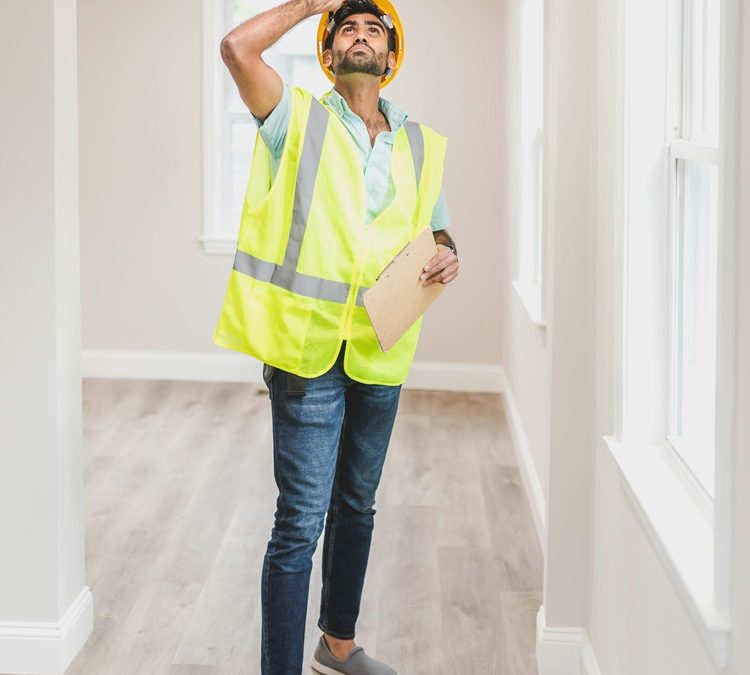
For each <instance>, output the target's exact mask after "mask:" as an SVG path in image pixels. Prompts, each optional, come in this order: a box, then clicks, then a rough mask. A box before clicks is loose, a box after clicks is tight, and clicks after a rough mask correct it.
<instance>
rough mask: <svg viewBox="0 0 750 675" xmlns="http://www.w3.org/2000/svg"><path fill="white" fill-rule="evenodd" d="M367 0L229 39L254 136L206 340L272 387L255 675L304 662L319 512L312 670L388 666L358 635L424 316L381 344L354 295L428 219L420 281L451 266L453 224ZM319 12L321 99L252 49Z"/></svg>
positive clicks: (296, 14)
mask: <svg viewBox="0 0 750 675" xmlns="http://www.w3.org/2000/svg"><path fill="white" fill-rule="evenodd" d="M376 1H377V4H374V3H373V2H371V1H370V0H351V1H350V2H345V1H344V0H291V1H290V2H286V3H285V4H283V5H280V6H278V7H275V8H273V9H271V10H268V11H266V12H263V13H261V14H258V15H257V16H255V17H253V18H251V19H249V20H248V21H246V22H244V23H243V24H241V25H239V26H238V27H237V28H235V29H234V30H233V31H232V32H230V33H229V34H228V35H227V36H226V37H225V38H224V40H223V41H222V43H221V53H222V57H223V60H224V62H225V64H226V65H227V67H228V69H229V71H230V73H231V75H232V77H233V78H234V81H235V83H236V84H237V87H238V89H239V92H240V95H241V97H242V99H243V101H244V102H245V103H246V105H247V106H248V108H249V109H250V111H251V113H252V114H253V117H254V119H255V121H256V123H257V125H258V126H259V139H260V140H258V141H256V145H255V151H254V155H253V163H252V168H251V172H250V178H249V182H248V189H247V198H246V202H245V205H244V209H243V216H242V221H241V224H240V233H239V238H238V251H237V255H236V257H235V262H234V267H233V270H232V273H231V276H230V280H229V283H228V287H227V296H226V300H225V303H224V307H223V310H222V316H221V318H220V321H219V324H218V326H217V329H216V332H215V334H214V341H215V342H216V343H217V344H219V345H221V346H224V347H228V348H231V349H236V350H239V351H243V352H245V353H248V354H251V355H252V356H254V357H255V358H258V359H259V360H261V361H263V362H264V363H265V368H264V379H265V380H266V383H267V385H268V389H269V397H270V399H271V413H272V421H273V444H274V476H275V480H276V483H277V486H278V489H279V495H278V499H277V510H276V514H275V523H274V528H273V530H272V533H271V539H270V541H269V542H268V548H267V551H266V555H265V558H264V562H263V573H262V584H261V604H262V635H261V672H262V673H263V675H299V674H300V673H301V670H302V663H303V647H304V633H305V620H306V613H307V597H308V590H309V580H310V572H311V568H312V555H313V552H314V551H315V548H316V546H317V541H318V539H319V537H320V534H321V532H322V530H323V526H324V525H325V537H324V544H323V561H322V564H323V570H322V572H323V574H322V576H323V588H322V593H321V603H320V615H319V620H318V626H319V628H320V629H321V630H322V631H323V634H322V635H321V636H320V639H319V641H318V644H317V646H316V649H315V652H314V655H313V667H314V668H315V669H316V670H317V671H318V672H320V673H324V674H326V675H330V674H337V673H339V674H342V675H390V674H394V673H395V670H393V668H391V667H390V666H388V665H386V664H385V663H383V662H382V661H378V660H377V659H375V658H373V657H371V656H369V655H368V654H366V653H365V651H364V649H363V648H362V647H361V646H359V645H357V644H356V643H355V640H354V636H355V624H356V620H357V616H358V614H359V607H360V599H361V594H362V588H363V584H364V579H365V571H366V567H367V560H368V556H369V551H370V544H371V538H372V531H373V527H374V518H373V516H374V514H375V509H374V508H373V504H374V502H375V493H376V489H377V487H378V484H379V481H380V476H381V473H382V469H383V464H384V461H385V455H386V451H387V447H388V443H389V441H390V436H391V431H392V428H393V424H394V420H395V416H396V411H397V407H398V401H399V395H400V390H401V385H402V383H403V381H404V380H405V378H406V374H407V372H408V370H409V367H410V364H411V361H412V358H413V355H414V350H415V349H416V344H417V339H418V335H419V331H420V326H421V319H420V320H419V321H418V322H416V323H415V324H414V325H413V326H412V327H411V329H409V331H407V333H406V334H405V335H404V336H403V337H402V338H401V339H400V340H399V341H398V342H397V343H396V345H394V347H392V348H391V349H389V350H388V352H383V351H382V350H381V349H380V348H379V346H378V343H377V339H376V337H375V335H374V332H373V329H372V326H371V324H370V323H369V320H368V319H367V315H366V312H365V310H364V307H363V306H362V302H361V294H362V292H363V291H364V290H365V289H366V288H367V287H368V286H369V285H371V284H372V283H374V281H375V277H376V276H377V274H378V273H379V271H380V270H382V269H383V267H384V266H385V264H387V263H388V262H389V261H390V260H391V259H392V257H393V256H394V255H395V254H396V253H398V252H399V251H400V250H401V248H403V246H404V244H405V243H408V242H409V241H411V240H413V239H414V238H415V236H416V234H417V233H418V232H419V231H421V229H422V228H423V227H426V226H430V227H431V228H432V230H433V234H434V237H435V241H436V243H437V244H438V253H437V255H436V256H435V257H434V258H433V259H432V260H431V261H430V262H429V263H428V265H427V266H426V267H425V271H424V273H423V275H422V278H423V279H424V281H423V283H424V284H425V285H428V284H430V283H444V284H445V283H449V282H451V281H453V280H454V279H455V278H456V277H457V275H458V269H459V263H458V258H457V256H456V248H455V244H454V243H453V241H452V239H451V237H450V236H449V235H448V233H447V232H446V231H445V227H446V226H447V225H448V224H449V220H450V219H449V216H448V213H447V209H446V207H445V203H444V199H443V195H442V172H443V160H444V154H445V142H446V139H445V137H443V136H441V135H439V134H437V133H436V132H434V131H432V130H431V129H430V128H429V127H427V126H425V125H423V124H417V123H415V122H412V121H407V115H406V114H405V113H404V112H403V111H401V110H400V109H399V108H397V107H396V106H395V105H394V104H392V103H390V102H389V101H387V100H385V99H384V98H381V97H380V96H379V92H380V89H381V87H382V86H384V85H385V84H387V83H388V82H389V81H390V80H391V79H392V78H393V76H394V75H395V73H396V71H397V70H398V61H399V55H402V50H403V31H402V29H401V25H400V21H399V20H398V16H397V15H396V13H395V10H394V9H393V8H392V6H390V4H389V3H388V2H387V1H386V0H376ZM383 8H386V9H387V11H384V9H383ZM321 13H326V14H325V16H324V17H323V18H322V19H321V30H322V31H323V28H324V27H325V30H324V31H323V40H322V44H321V45H319V58H320V61H321V65H322V66H323V67H324V69H325V70H326V71H327V75H328V76H329V78H330V79H332V80H333V82H334V87H333V88H332V89H331V90H330V91H329V92H328V93H327V94H325V95H324V96H323V97H321V99H320V101H318V100H316V99H315V98H314V97H313V96H312V95H311V94H310V93H309V92H307V91H306V90H304V89H302V88H300V87H290V86H289V85H285V83H284V82H283V81H282V80H281V78H280V77H279V75H278V74H277V73H276V72H275V71H274V70H273V69H272V68H270V67H269V66H268V65H267V64H266V63H265V62H264V61H263V60H262V58H261V54H262V53H263V51H265V50H266V49H268V48H269V47H270V46H271V45H273V44H274V43H275V42H276V41H277V40H279V39H280V38H281V37H282V36H283V35H284V34H285V33H286V32H287V31H289V30H290V29H291V28H292V27H293V26H295V25H296V24H297V23H299V22H300V21H302V20H304V19H306V18H308V17H310V16H313V15H316V14H321ZM321 47H322V49H321ZM326 514H327V517H326Z"/></svg>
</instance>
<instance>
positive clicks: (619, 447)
mask: <svg viewBox="0 0 750 675" xmlns="http://www.w3.org/2000/svg"><path fill="white" fill-rule="evenodd" d="M604 441H605V443H606V444H607V447H608V449H609V451H610V453H611V454H612V457H613V458H614V460H615V463H616V465H617V468H618V469H619V472H620V485H621V487H622V490H623V492H624V493H625V494H626V495H627V497H628V498H629V501H630V502H631V505H632V506H633V507H634V510H635V513H636V515H637V516H638V519H639V520H640V522H641V524H642V525H643V527H644V529H645V531H646V533H647V535H648V537H649V539H650V540H651V542H652V544H653V546H654V548H655V550H656V552H657V554H658V556H659V558H660V559H661V561H662V564H663V565H664V567H665V569H666V571H667V573H668V575H669V577H670V578H671V580H672V582H673V584H674V586H675V588H676V590H677V593H678V595H679V597H680V600H681V601H682V602H683V604H684V606H685V607H686V609H687V610H688V613H689V615H690V617H691V619H692V620H693V623H694V624H695V626H696V628H697V630H698V633H699V635H700V637H701V640H702V641H703V644H704V646H705V647H706V649H707V650H708V652H709V654H710V655H711V658H712V659H713V662H714V665H715V666H716V667H717V668H719V669H721V668H725V667H726V665H727V660H728V649H729V631H730V626H729V622H728V621H727V620H726V619H724V618H723V617H722V616H720V614H719V612H718V611H717V608H716V602H715V596H714V530H713V525H712V522H713V504H712V503H710V502H709V501H708V500H707V499H706V498H705V497H702V496H701V495H700V494H699V492H698V491H697V490H696V489H694V487H693V486H691V485H690V483H689V481H688V480H687V479H686V476H685V474H686V473H687V472H686V470H685V469H684V468H682V467H681V466H679V458H677V457H675V456H674V451H673V450H672V449H671V448H670V447H668V446H667V445H666V443H665V444H663V445H650V446H649V445H629V444H625V443H621V442H619V441H618V440H616V439H615V438H613V437H612V436H605V437H604Z"/></svg>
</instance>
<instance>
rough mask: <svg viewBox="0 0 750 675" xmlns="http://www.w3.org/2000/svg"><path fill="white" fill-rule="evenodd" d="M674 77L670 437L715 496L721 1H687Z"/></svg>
mask: <svg viewBox="0 0 750 675" xmlns="http://www.w3.org/2000/svg"><path fill="white" fill-rule="evenodd" d="M673 23H674V26H675V28H676V30H675V37H676V39H675V40H674V44H675V45H676V47H677V48H676V52H677V58H675V59H674V61H675V63H674V66H675V67H674V68H673V69H672V77H673V80H674V87H673V89H674V91H675V96H674V97H673V101H674V104H673V110H672V111H671V116H672V120H673V127H672V128H673V132H674V138H673V139H672V141H671V143H670V167H669V169H670V184H671V186H672V187H671V190H670V196H671V209H670V211H671V214H672V218H671V237H670V242H671V245H670V250H669V258H670V261H671V280H670V292H669V299H670V345H669V353H670V367H669V386H668V392H669V399H670V400H669V412H668V435H667V439H668V440H669V442H670V444H671V445H672V447H674V449H675V450H676V451H677V452H678V454H679V455H680V457H681V458H682V460H683V461H684V462H685V463H686V464H687V466H688V468H689V469H690V471H691V472H692V473H693V475H694V476H695V478H696V479H697V480H698V482H699V483H700V485H701V486H702V488H703V489H704V490H705V491H706V493H707V494H708V495H709V497H710V498H711V499H713V498H714V464H715V461H714V452H715V443H714V433H715V414H714V409H715V404H716V398H715V394H716V386H715V381H716V301H717V284H716V280H717V268H716V258H717V235H718V209H719V204H718V173H719V148H718V142H719V55H720V51H719V0H683V2H681V3H679V4H677V5H676V11H675V12H674V14H673Z"/></svg>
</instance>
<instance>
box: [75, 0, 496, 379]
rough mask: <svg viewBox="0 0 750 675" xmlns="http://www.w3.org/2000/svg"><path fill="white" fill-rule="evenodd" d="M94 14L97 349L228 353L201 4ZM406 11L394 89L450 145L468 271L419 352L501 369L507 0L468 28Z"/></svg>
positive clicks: (87, 161)
mask: <svg viewBox="0 0 750 675" xmlns="http://www.w3.org/2000/svg"><path fill="white" fill-rule="evenodd" d="M78 7H79V45H80V46H79V60H80V111H81V240H82V245H81V257H82V269H81V274H82V314H83V346H84V349H85V350H123V351H125V352H132V351H133V350H145V351H156V352H161V351H168V352H178V353H180V352H184V353H186V354H199V355H214V354H225V353H228V352H227V350H222V349H220V348H218V347H216V346H215V345H213V343H212V342H211V336H212V334H213V330H214V328H215V325H216V321H217V320H218V316H219V311H220V308H221V303H222V301H223V296H224V290H225V285H226V281H227V277H228V275H229V270H230V268H231V265H232V257H231V256H208V255H206V254H205V253H204V252H203V249H202V248H201V246H200V245H199V244H198V242H197V238H198V236H199V235H200V234H201V212H202V205H201V65H202V57H201V24H200V21H201V2H200V0H189V1H188V2H184V1H181V2H178V1H177V0H165V1H163V2H137V3H132V2H131V3H124V4H123V3H121V2H116V1H115V0H79V3H78ZM399 11H400V13H401V16H402V20H403V22H404V24H405V26H406V29H407V31H408V33H407V43H406V50H407V51H406V56H405V60H404V65H403V68H402V70H401V72H400V73H399V76H398V78H396V80H395V81H394V82H393V83H392V84H391V85H389V86H388V87H387V88H386V89H384V90H383V95H384V96H385V97H386V98H389V99H391V100H393V101H394V102H395V103H397V104H398V105H399V106H401V107H403V108H404V109H405V110H406V111H407V112H408V113H409V115H410V117H411V118H412V119H415V120H418V121H424V122H425V123H427V124H429V125H430V126H432V127H433V128H435V129H436V130H438V131H440V132H441V133H444V134H446V135H447V136H448V138H449V142H448V153H447V164H446V174H445V182H444V189H445V194H446V201H447V203H448V206H449V209H450V212H451V215H452V217H453V221H454V223H453V226H452V229H451V232H452V234H453V236H454V239H455V240H456V242H457V245H458V248H459V252H460V254H461V264H462V269H461V274H460V276H459V278H458V279H457V280H456V281H455V282H454V283H453V284H451V285H450V286H449V287H448V288H447V289H446V293H445V294H444V295H443V296H442V297H441V299H440V302H439V303H437V304H436V305H434V306H433V307H431V308H430V309H429V310H428V313H427V315H426V317H425V322H424V327H423V331H422V337H421V340H420V345H419V349H418V352H417V356H416V359H417V361H436V362H458V363H461V362H474V363H483V364H490V365H494V366H498V364H499V359H500V335H501V327H502V324H501V314H500V312H496V311H492V310H493V309H497V308H498V307H499V306H500V305H501V286H502V284H501V279H502V278H504V270H503V265H504V264H505V259H504V245H503V242H504V227H505V225H506V223H505V222H504V215H505V210H504V200H505V198H506V181H505V175H504V170H505V167H504V165H503V163H502V161H501V160H500V158H502V157H504V156H505V155H506V149H505V142H506V136H505V124H504V119H503V116H504V114H505V110H504V105H505V104H504V102H505V100H506V98H507V97H506V96H505V93H504V86H505V81H504V72H503V69H502V68H493V67H490V64H492V63H493V62H496V61H497V60H498V51H497V44H498V35H502V34H503V31H504V25H503V21H502V4H498V3H495V2H490V1H489V0H471V2H469V3H468V5H464V6H462V11H463V12H468V13H469V14H476V15H480V16H481V17H482V20H481V21H479V22H477V23H475V24H474V25H473V28H472V30H471V31H463V30H461V31H459V30H456V24H455V21H456V14H455V7H453V6H451V5H449V4H444V3H433V2H429V1H428V0H420V1H418V2H416V1H411V2H409V3H402V4H401V5H400V6H399ZM448 35H449V36H450V40H449V41H443V40H442V39H441V37H440V36H448ZM500 44H502V41H500ZM216 48H217V50H218V44H217V45H216ZM460 54H463V55H469V56H468V58H467V57H461V58H459V57H458V55H460ZM245 358H247V357H245Z"/></svg>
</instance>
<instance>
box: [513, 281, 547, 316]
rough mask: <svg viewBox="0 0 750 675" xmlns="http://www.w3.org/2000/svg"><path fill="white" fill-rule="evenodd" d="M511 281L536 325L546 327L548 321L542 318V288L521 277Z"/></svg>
mask: <svg viewBox="0 0 750 675" xmlns="http://www.w3.org/2000/svg"><path fill="white" fill-rule="evenodd" d="M511 283H512V284H513V288H515V289H516V293H517V294H518V297H519V298H521V303H522V304H523V306H524V307H525V308H526V311H527V312H528V314H529V317H530V318H531V321H532V322H533V323H534V325H535V326H539V328H546V327H547V322H546V321H545V320H544V318H542V289H541V288H540V287H539V286H537V285H534V284H529V283H527V282H525V281H521V280H520V279H516V280H515V281H512V282H511Z"/></svg>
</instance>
